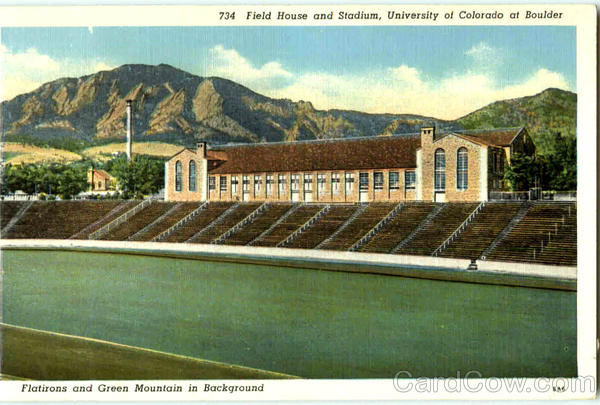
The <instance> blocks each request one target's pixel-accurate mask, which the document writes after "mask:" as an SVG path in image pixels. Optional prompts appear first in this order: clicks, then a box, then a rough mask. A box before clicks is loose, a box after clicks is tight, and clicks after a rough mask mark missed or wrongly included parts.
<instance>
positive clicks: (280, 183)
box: [277, 174, 285, 198]
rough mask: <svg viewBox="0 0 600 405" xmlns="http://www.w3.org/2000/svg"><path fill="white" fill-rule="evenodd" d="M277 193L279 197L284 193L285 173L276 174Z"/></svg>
mask: <svg viewBox="0 0 600 405" xmlns="http://www.w3.org/2000/svg"><path fill="white" fill-rule="evenodd" d="M277 194H278V197H279V198H281V197H283V195H284V194H285V174H278V175H277Z"/></svg>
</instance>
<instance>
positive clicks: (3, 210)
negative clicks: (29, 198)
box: [0, 201, 26, 229]
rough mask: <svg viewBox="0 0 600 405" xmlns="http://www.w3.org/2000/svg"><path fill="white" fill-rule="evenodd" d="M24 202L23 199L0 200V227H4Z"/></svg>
mask: <svg viewBox="0 0 600 405" xmlns="http://www.w3.org/2000/svg"><path fill="white" fill-rule="evenodd" d="M25 204H26V202H25V201H2V202H0V227H1V229H4V228H5V227H6V225H8V223H9V222H10V220H11V219H12V218H13V217H14V216H15V215H17V213H18V212H19V210H20V209H21V208H22V207H23V206H24V205H25Z"/></svg>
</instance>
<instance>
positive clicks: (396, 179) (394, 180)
mask: <svg viewBox="0 0 600 405" xmlns="http://www.w3.org/2000/svg"><path fill="white" fill-rule="evenodd" d="M389 176H390V185H389V188H390V190H398V189H399V188H400V173H398V172H390V174H389Z"/></svg>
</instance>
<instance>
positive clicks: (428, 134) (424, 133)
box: [421, 126, 435, 147]
mask: <svg viewBox="0 0 600 405" xmlns="http://www.w3.org/2000/svg"><path fill="white" fill-rule="evenodd" d="M433 138H435V127H434V126H430V127H421V147H423V146H424V145H430V144H432V143H433Z"/></svg>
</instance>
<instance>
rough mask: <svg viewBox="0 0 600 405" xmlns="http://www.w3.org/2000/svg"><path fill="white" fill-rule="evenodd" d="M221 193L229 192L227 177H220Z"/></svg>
mask: <svg viewBox="0 0 600 405" xmlns="http://www.w3.org/2000/svg"><path fill="white" fill-rule="evenodd" d="M219 191H220V192H222V193H224V192H226V191H227V177H226V176H220V177H219Z"/></svg>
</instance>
